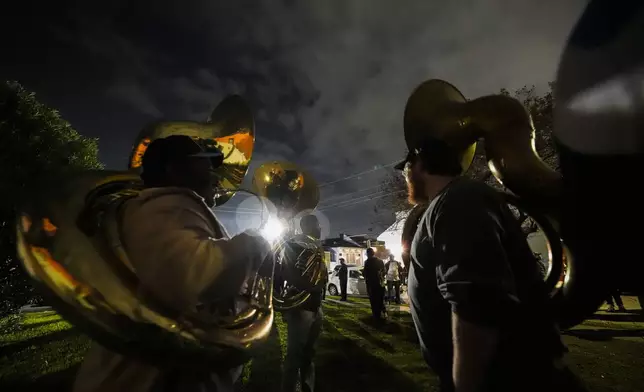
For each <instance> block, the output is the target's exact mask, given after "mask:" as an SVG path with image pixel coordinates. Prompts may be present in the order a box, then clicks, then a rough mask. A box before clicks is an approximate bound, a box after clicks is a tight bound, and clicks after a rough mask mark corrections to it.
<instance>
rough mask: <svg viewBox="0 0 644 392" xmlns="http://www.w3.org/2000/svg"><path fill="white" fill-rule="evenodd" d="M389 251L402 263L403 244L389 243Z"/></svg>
mask: <svg viewBox="0 0 644 392" xmlns="http://www.w3.org/2000/svg"><path fill="white" fill-rule="evenodd" d="M387 249H389V252H391V254H392V255H394V258H395V259H396V260H397V261H402V253H403V247H402V244H401V243H393V242H392V243H387Z"/></svg>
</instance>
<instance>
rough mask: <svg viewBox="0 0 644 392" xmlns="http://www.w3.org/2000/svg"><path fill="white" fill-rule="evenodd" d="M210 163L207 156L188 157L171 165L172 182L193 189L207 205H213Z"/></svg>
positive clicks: (213, 192) (213, 196)
mask: <svg viewBox="0 0 644 392" xmlns="http://www.w3.org/2000/svg"><path fill="white" fill-rule="evenodd" d="M211 168H212V165H211V163H210V159H208V158H196V157H195V158H188V159H187V160H186V161H185V162H181V163H180V164H177V165H173V168H172V170H171V172H172V177H173V180H174V181H173V182H175V183H176V185H177V186H183V187H186V188H189V189H191V190H193V191H194V192H195V193H197V194H198V195H199V196H201V197H203V198H204V201H205V202H206V204H207V205H208V207H213V206H214V205H215V191H214V189H213V183H212V176H211V173H210V172H211Z"/></svg>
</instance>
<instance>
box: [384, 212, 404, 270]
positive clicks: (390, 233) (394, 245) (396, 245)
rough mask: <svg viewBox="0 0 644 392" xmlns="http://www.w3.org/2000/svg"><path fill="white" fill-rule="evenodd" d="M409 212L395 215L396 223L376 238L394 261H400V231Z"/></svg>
mask: <svg viewBox="0 0 644 392" xmlns="http://www.w3.org/2000/svg"><path fill="white" fill-rule="evenodd" d="M407 215H409V211H401V212H397V213H396V221H395V222H394V224H392V225H391V226H389V227H388V228H387V230H385V231H383V232H382V233H381V234H380V235H379V236H378V238H377V239H378V241H384V243H385V247H386V248H387V249H388V250H389V251H390V252H391V254H393V255H394V257H395V258H396V260H398V261H402V250H403V249H402V242H401V237H402V229H403V225H404V224H405V219H407Z"/></svg>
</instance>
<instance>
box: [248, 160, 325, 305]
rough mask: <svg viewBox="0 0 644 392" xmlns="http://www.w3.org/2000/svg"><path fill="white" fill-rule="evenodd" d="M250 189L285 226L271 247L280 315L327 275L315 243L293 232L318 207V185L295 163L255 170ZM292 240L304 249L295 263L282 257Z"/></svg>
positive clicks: (316, 288)
mask: <svg viewBox="0 0 644 392" xmlns="http://www.w3.org/2000/svg"><path fill="white" fill-rule="evenodd" d="M252 189H253V191H254V192H255V193H257V194H258V195H260V196H261V197H262V198H264V199H265V200H267V203H266V204H267V205H268V206H269V209H270V210H272V211H274V214H275V216H276V218H277V219H279V220H280V221H282V222H284V224H285V225H286V226H287V228H286V230H284V232H283V233H282V235H280V236H279V237H278V240H277V242H276V244H275V245H274V253H275V259H276V262H277V264H276V266H275V268H276V269H277V276H279V277H281V278H282V280H280V281H279V282H278V284H276V287H275V290H274V294H273V305H274V307H275V309H276V310H279V311H284V310H288V309H294V308H297V307H298V306H300V305H302V304H303V303H304V302H305V301H306V300H307V299H308V298H309V297H310V296H311V292H312V291H314V290H318V289H319V288H320V287H321V285H323V284H324V282H325V279H326V274H327V272H326V265H325V264H324V252H323V250H322V247H321V246H320V244H319V243H318V241H315V240H314V239H311V238H308V237H306V236H295V235H294V230H293V229H294V228H293V225H294V224H295V221H296V220H297V218H298V217H299V216H301V215H302V214H305V213H310V212H311V211H313V210H314V209H315V207H316V206H317V204H318V202H319V200H320V193H319V187H318V184H317V182H316V181H315V179H314V178H313V176H312V175H311V174H310V173H309V172H307V171H306V170H304V169H302V168H300V167H299V166H297V165H295V164H294V163H291V162H285V161H273V162H268V163H265V164H263V165H261V166H260V167H259V168H257V170H255V173H254V175H253V186H252ZM291 240H293V241H298V243H299V245H300V246H301V247H302V249H303V250H302V251H301V252H300V254H299V255H298V256H297V258H295V259H290V258H287V257H284V250H285V247H287V246H289V244H290V242H289V241H291Z"/></svg>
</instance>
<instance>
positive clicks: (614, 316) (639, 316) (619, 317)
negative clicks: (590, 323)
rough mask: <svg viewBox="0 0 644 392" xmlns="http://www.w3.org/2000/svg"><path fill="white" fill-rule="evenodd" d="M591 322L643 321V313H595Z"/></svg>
mask: <svg viewBox="0 0 644 392" xmlns="http://www.w3.org/2000/svg"><path fill="white" fill-rule="evenodd" d="M589 319H591V320H604V321H640V322H642V321H644V314H643V313H639V312H638V313H636V312H633V313H595V314H593V315H592V316H591V317H589Z"/></svg>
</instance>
